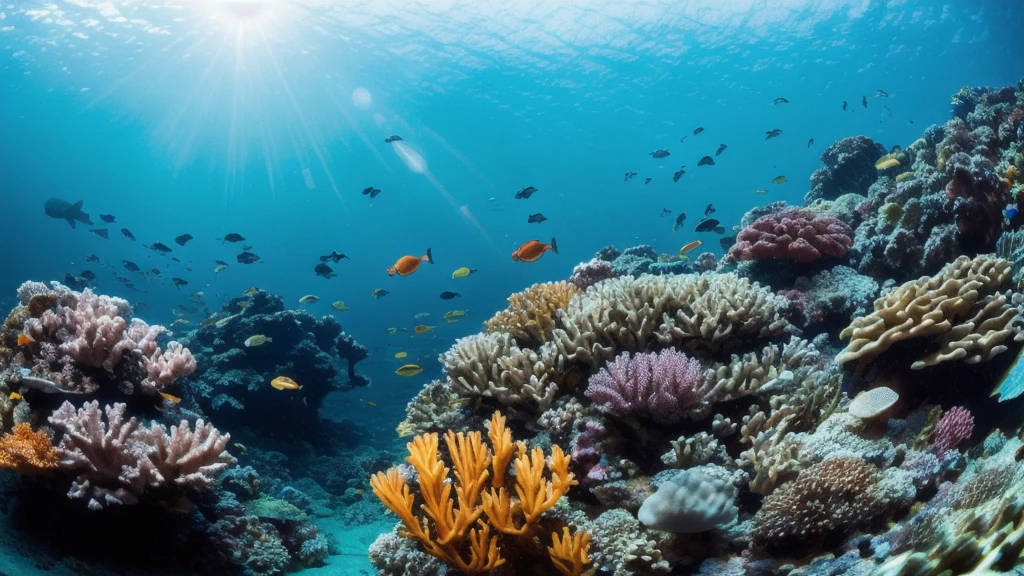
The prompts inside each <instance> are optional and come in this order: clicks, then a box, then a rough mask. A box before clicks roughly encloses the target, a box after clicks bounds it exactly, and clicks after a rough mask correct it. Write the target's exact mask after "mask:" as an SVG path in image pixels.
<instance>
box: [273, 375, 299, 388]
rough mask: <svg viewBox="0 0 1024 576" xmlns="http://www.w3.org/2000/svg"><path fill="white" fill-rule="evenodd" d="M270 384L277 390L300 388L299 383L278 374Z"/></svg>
mask: <svg viewBox="0 0 1024 576" xmlns="http://www.w3.org/2000/svg"><path fill="white" fill-rule="evenodd" d="M270 385H271V386H273V387H274V388H277V389H278V390H301V389H302V386H299V383H298V382H296V381H295V380H292V379H291V378H289V377H287V376H278V377H277V378H274V379H273V380H271V381H270Z"/></svg>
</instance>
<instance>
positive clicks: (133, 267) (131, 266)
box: [121, 260, 140, 272]
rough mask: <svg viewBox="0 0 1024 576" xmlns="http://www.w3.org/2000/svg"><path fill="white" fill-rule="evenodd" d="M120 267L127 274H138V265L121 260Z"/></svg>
mask: <svg viewBox="0 0 1024 576" xmlns="http://www.w3.org/2000/svg"><path fill="white" fill-rule="evenodd" d="M121 265H122V266H124V269H125V270H127V271H129V272H138V271H139V270H140V268H139V265H138V264H136V263H135V262H132V261H131V260H121Z"/></svg>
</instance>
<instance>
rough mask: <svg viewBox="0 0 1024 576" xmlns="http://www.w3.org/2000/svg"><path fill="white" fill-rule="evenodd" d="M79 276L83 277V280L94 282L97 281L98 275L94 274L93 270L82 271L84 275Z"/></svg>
mask: <svg viewBox="0 0 1024 576" xmlns="http://www.w3.org/2000/svg"><path fill="white" fill-rule="evenodd" d="M79 276H81V277H82V278H85V279H86V280H88V281H90V282H92V281H93V280H95V279H96V273H95V272H93V271H92V270H82V273H81V274H79Z"/></svg>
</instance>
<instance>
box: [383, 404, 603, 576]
mask: <svg viewBox="0 0 1024 576" xmlns="http://www.w3.org/2000/svg"><path fill="white" fill-rule="evenodd" d="M490 424H491V425H490V429H489V431H488V439H489V440H490V446H487V445H486V444H484V442H483V439H482V436H481V434H480V432H479V431H473V432H470V433H468V434H467V433H463V432H459V433H454V432H452V431H451V430H449V431H448V433H447V434H445V443H446V445H447V447H448V452H449V454H450V456H451V460H452V466H453V467H454V469H455V481H454V482H451V481H450V480H449V471H450V469H449V468H448V467H447V466H445V464H444V462H443V461H442V460H441V459H440V457H439V456H438V435H437V434H436V433H429V434H423V435H419V436H416V437H414V438H413V441H412V442H410V443H409V444H408V448H409V457H408V458H406V460H407V461H408V462H409V464H410V465H412V467H413V468H414V469H415V470H416V473H417V483H418V486H419V497H420V499H422V501H423V504H422V506H421V507H422V510H423V514H424V515H423V516H417V514H416V507H415V505H414V504H415V501H416V496H415V495H413V493H412V491H411V489H410V488H409V484H408V482H407V481H406V479H405V478H403V477H402V474H401V472H400V471H399V469H398V468H391V469H389V470H388V471H387V472H378V473H376V474H374V475H373V477H372V478H371V479H370V486H371V487H372V488H373V492H374V494H376V495H377V497H378V498H380V499H381V501H382V502H383V503H384V504H385V505H386V506H387V507H388V508H389V509H390V510H391V511H392V512H394V513H395V514H396V515H398V517H399V518H400V519H401V521H402V524H403V525H404V526H405V530H404V531H401V532H400V533H401V534H402V535H403V536H406V537H408V538H412V539H414V540H416V541H417V542H419V543H420V544H421V545H422V546H423V549H424V551H426V552H427V553H428V554H430V555H431V556H434V557H437V558H440V559H442V560H444V561H445V562H447V563H448V564H450V565H452V566H454V567H455V568H457V569H458V570H461V571H463V572H466V573H468V574H481V573H484V572H488V571H490V570H492V569H494V568H497V567H499V566H502V565H503V564H505V563H506V562H510V563H513V564H519V563H522V564H521V565H522V566H531V567H532V568H533V569H534V570H536V569H537V568H538V567H537V566H532V565H531V562H532V561H535V559H536V558H537V556H538V551H537V550H536V545H535V544H533V541H534V538H535V537H536V536H538V535H539V533H540V532H541V523H540V518H541V515H542V514H543V513H544V512H546V511H547V510H549V509H551V507H553V506H554V505H555V504H556V503H557V502H558V500H559V499H560V498H561V497H562V496H563V495H564V494H565V493H566V492H567V491H568V490H569V488H570V487H571V486H573V485H575V484H576V481H575V479H574V478H573V474H572V472H570V471H569V458H568V457H567V456H566V455H565V454H564V453H563V452H562V450H561V449H560V448H559V447H558V446H554V447H552V449H551V456H550V458H551V460H550V462H548V463H547V466H546V467H547V469H548V470H549V471H550V479H547V478H545V476H544V470H545V459H544V454H543V452H542V451H541V449H540V448H534V449H533V450H532V451H530V450H527V448H526V445H525V444H523V443H521V442H520V443H513V442H512V434H511V432H510V431H509V430H508V429H507V428H506V427H505V418H504V417H503V416H502V415H501V414H500V413H499V412H495V413H494V414H493V415H492V417H491V422H490ZM510 463H511V464H512V466H513V468H514V470H515V480H514V484H515V493H516V496H517V498H516V500H515V501H513V500H512V497H511V495H510V491H509V489H508V488H507V487H506V476H507V471H508V466H509V464H510ZM453 489H454V491H455V499H454V500H453V499H452V490H453ZM482 516H485V517H486V520H483V519H482V518H481V517H482ZM492 530H493V531H496V532H497V533H492ZM588 549H589V538H588V537H586V536H585V535H581V534H580V533H577V534H576V535H575V536H570V535H569V532H568V528H567V527H564V526H563V531H562V536H561V537H559V533H558V532H554V533H553V534H552V546H550V547H549V548H548V552H549V555H550V558H551V560H552V562H553V566H554V568H555V569H556V570H558V572H559V573H561V574H564V575H565V576H579V575H580V574H581V573H582V570H583V566H584V565H585V564H586V563H587V562H588V558H587V551H588ZM510 550H515V551H516V552H515V553H509V551H510ZM503 551H504V554H503ZM524 556H525V557H524ZM533 573H537V572H533Z"/></svg>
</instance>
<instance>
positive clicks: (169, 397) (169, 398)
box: [160, 392, 181, 404]
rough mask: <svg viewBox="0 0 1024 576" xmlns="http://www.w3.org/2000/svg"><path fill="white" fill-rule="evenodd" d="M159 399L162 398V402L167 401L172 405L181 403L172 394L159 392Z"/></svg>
mask: <svg viewBox="0 0 1024 576" xmlns="http://www.w3.org/2000/svg"><path fill="white" fill-rule="evenodd" d="M160 397H161V398H163V399H164V400H167V401H168V402H172V403H174V404H177V403H178V402H181V398H178V397H177V396H174V395H172V394H168V393H166V392H161V393H160Z"/></svg>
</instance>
